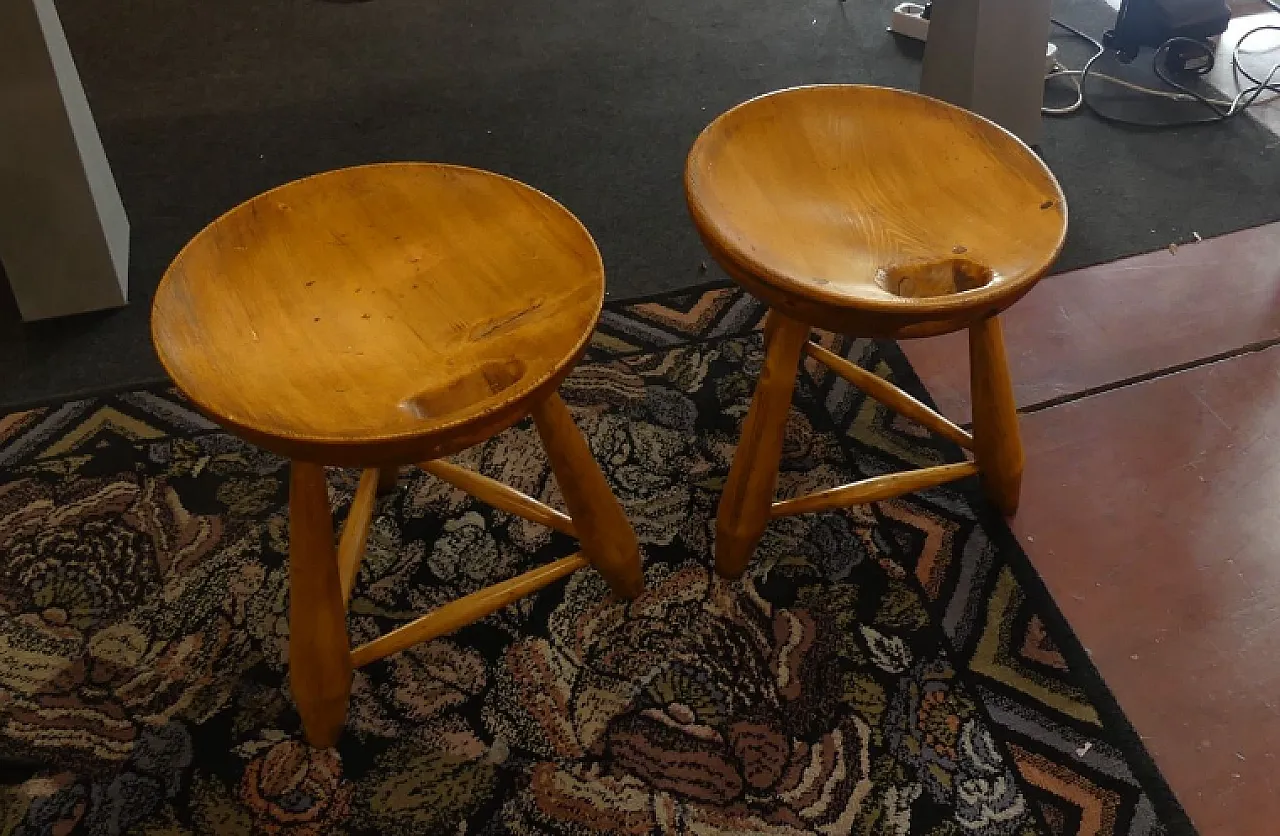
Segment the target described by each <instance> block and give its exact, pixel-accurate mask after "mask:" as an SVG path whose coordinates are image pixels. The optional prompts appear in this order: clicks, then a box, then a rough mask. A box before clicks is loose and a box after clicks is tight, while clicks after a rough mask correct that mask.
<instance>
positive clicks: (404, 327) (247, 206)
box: [152, 163, 604, 466]
mask: <svg viewBox="0 0 1280 836" xmlns="http://www.w3.org/2000/svg"><path fill="white" fill-rule="evenodd" d="M603 299H604V269H603V265H602V263H601V259H600V254H599V251H598V250H597V249H596V246H595V244H594V243H593V241H592V239H591V236H590V235H589V234H588V232H587V231H586V229H584V228H583V226H582V224H581V223H579V222H578V220H577V219H576V218H575V217H574V216H573V215H572V214H570V213H569V212H568V211H567V210H566V209H564V208H563V207H562V206H561V205H560V204H558V203H557V202H555V201H554V200H552V199H551V198H550V197H547V196H546V195H544V194H542V193H541V192H539V191H537V190H535V189H532V188H530V187H528V186H525V185H523V184H521V183H518V182H516V181H514V180H510V179H508V178H505V177H502V176H499V175H496V174H491V173H488V172H482V171H477V170H474V169H468V168H461V167H455V166H448V165H438V164H427V163H395V164H383V165H370V166H362V167H357V168H348V169H343V170H340V171H334V172H328V173H325V174H319V175H316V176H314V177H309V178H306V179H303V180H299V181H296V182H293V183H289V184H287V185H284V186H281V187H279V188H277V189H274V190H272V191H269V192H266V193H265V194H262V195H259V196H258V197H255V198H253V199H252V200H249V201H247V202H245V203H243V204H241V205H240V206H238V207H236V208H235V209H232V210H231V211H229V212H227V213H226V214H225V215H223V216H222V217H220V218H219V219H218V220H216V221H215V222H214V223H213V224H211V225H210V226H209V227H208V228H206V229H205V230H204V231H203V232H202V233H200V235H198V236H197V237H196V238H195V239H194V240H193V241H191V243H190V244H188V245H187V247H186V248H185V249H183V250H182V252H181V253H180V254H179V256H178V257H177V259H176V260H175V261H174V262H173V264H172V266H171V267H170V268H169V270H168V271H167V272H166V273H165V276H164V278H163V280H162V281H161V283H160V287H159V290H158V291H157V293H156V297H155V305H154V311H153V318H152V335H153V338H154V342H155V345H156V350H157V352H158V354H159V356H160V360H161V362H162V363H163V364H164V366H165V368H166V369H167V370H168V372H169V374H170V375H171V376H172V377H173V379H174V381H175V382H176V383H177V384H178V386H179V388H181V389H182V390H183V391H184V392H187V393H188V394H189V395H190V396H191V397H192V398H193V400H195V401H196V403H197V405H198V406H200V407H201V408H202V409H203V410H204V411H206V412H208V413H210V414H211V415H212V416H213V417H214V418H215V419H216V420H218V421H219V422H220V423H223V424H225V425H228V426H230V427H232V428H233V429H235V430H236V431H238V432H239V433H240V434H242V435H244V436H246V437H247V438H249V439H250V440H253V441H255V442H257V443H259V444H261V445H262V446H263V447H266V448H268V449H271V450H274V451H276V452H279V453H281V454H283V455H288V456H291V457H295V458H299V459H302V460H305V461H315V462H319V463H324V464H347V465H360V466H371V465H378V464H382V463H397V464H399V463H403V462H408V461H418V460H425V459H434V458H437V457H439V456H443V455H448V454H450V453H454V452H457V451H458V450H461V449H464V448H465V447H468V446H470V445H471V444H473V443H475V442H476V441H478V440H481V439H483V438H487V437H489V436H490V435H493V434H494V433H495V432H497V431H499V430H501V429H503V428H505V426H507V425H510V424H511V423H514V422H515V421H516V420H518V419H520V418H521V417H523V416H524V415H527V414H528V413H529V411H530V407H529V403H530V402H531V401H532V400H535V399H537V398H538V397H540V396H541V395H544V394H546V393H549V392H552V391H554V389H555V387H556V386H558V385H559V383H560V381H561V380H562V379H563V378H564V376H565V375H566V374H567V373H568V371H569V370H570V369H571V368H572V366H573V364H574V362H575V361H576V360H577V359H578V357H579V356H580V355H581V354H582V352H583V351H584V350H585V347H586V345H587V341H588V339H589V338H590V334H591V331H592V329H593V328H594V326H595V322H596V319H597V317H598V316H599V313H600V307H601V304H602V302H603Z"/></svg>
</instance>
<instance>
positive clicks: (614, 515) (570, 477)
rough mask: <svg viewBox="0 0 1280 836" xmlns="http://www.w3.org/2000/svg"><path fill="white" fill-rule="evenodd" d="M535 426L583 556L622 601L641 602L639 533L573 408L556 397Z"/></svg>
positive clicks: (536, 412)
mask: <svg viewBox="0 0 1280 836" xmlns="http://www.w3.org/2000/svg"><path fill="white" fill-rule="evenodd" d="M533 422H534V424H535V425H536V426H537V428H538V435H539V436H540V437H541V438H542V446H543V447H545V448H546V450H547V458H549V459H550V460H551V470H552V471H553V472H554V473H555V475H556V482H557V483H559V485H560V493H562V494H564V504H565V505H566V506H567V507H568V509H569V516H570V517H572V518H573V526H574V528H575V529H577V532H578V542H580V543H581V544H582V554H583V556H585V557H586V558H587V560H588V561H590V563H591V565H592V567H594V568H595V570H596V571H597V572H599V573H600V574H601V575H603V576H604V579H605V581H607V582H608V584H609V588H610V589H612V590H613V591H614V592H615V593H616V594H617V595H620V596H621V597H623V598H635V597H636V596H637V595H639V594H640V593H641V592H643V591H644V576H643V574H642V572H641V570H640V546H639V544H638V543H637V542H636V534H635V531H633V530H632V528H631V523H629V522H627V516H626V514H624V513H623V511H622V506H621V505H619V504H618V500H617V498H616V497H615V496H614V495H613V491H612V490H611V489H610V488H609V483H608V482H606V481H605V478H604V474H603V473H601V472H600V466H599V465H598V464H596V461H595V459H593V458H592V457H591V448H589V447H588V446H587V440H586V439H585V438H583V437H582V433H581V432H579V431H578V426H577V425H576V424H575V423H573V416H572V415H570V414H569V408H568V407H566V406H565V405H564V401H562V400H561V399H560V396H559V395H558V394H556V393H555V392H552V393H551V395H550V396H548V397H547V398H545V399H544V400H543V401H542V402H541V403H539V404H538V405H536V406H535V407H534V408H533Z"/></svg>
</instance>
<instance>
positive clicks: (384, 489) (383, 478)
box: [378, 467, 400, 496]
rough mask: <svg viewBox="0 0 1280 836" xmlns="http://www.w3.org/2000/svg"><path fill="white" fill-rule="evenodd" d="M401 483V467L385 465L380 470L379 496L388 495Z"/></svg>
mask: <svg viewBox="0 0 1280 836" xmlns="http://www.w3.org/2000/svg"><path fill="white" fill-rule="evenodd" d="M399 484H400V468H398V467H383V468H380V469H379V470H378V496H386V495H387V494H389V493H391V492H392V491H394V490H395V489H396V487H397V486H398V485H399Z"/></svg>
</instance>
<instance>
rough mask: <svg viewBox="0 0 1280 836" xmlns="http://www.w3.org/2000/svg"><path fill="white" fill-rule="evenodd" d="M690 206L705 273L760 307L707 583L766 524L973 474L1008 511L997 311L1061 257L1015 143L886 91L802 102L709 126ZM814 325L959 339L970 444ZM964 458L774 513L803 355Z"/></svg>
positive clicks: (1009, 416) (1011, 436)
mask: <svg viewBox="0 0 1280 836" xmlns="http://www.w3.org/2000/svg"><path fill="white" fill-rule="evenodd" d="M685 191H686V195H687V197H688V201H689V208H690V211H691V212H692V214H693V219H694V223H695V224H696V225H697V227H698V232H699V233H700V234H701V236H702V239H703V241H704V242H705V243H706V245H707V247H708V248H709V249H710V251H711V252H712V254H713V255H714V256H715V258H716V260H717V261H719V262H720V264H721V265H722V266H723V267H724V268H725V270H727V271H728V273H729V274H730V275H731V276H733V278H734V279H735V280H737V281H738V282H739V283H740V284H742V285H743V287H745V288H746V289H747V290H749V291H750V292H751V293H752V294H754V295H756V296H758V297H760V298H761V299H763V300H764V301H766V302H767V303H768V304H769V305H770V306H771V308H772V309H771V311H770V313H769V318H768V322H767V324H766V326H765V341H766V358H765V365H764V370H763V372H762V374H761V377H760V382H759V384H758V385H757V386H756V391H755V396H754V397H753V399H752V401H751V409H750V411H749V412H748V414H747V418H746V422H745V423H744V424H743V428H742V441H741V444H740V446H739V447H738V451H737V455H736V456H735V457H734V460H733V466H732V468H731V469H730V471H729V480H728V483H727V484H726V485H725V490H724V495H723V497H722V498H721V500H720V509H719V512H718V515H717V520H716V568H717V570H718V571H719V572H720V574H722V575H724V576H726V577H730V578H735V577H738V576H739V575H741V574H742V572H743V571H744V570H745V569H746V565H747V561H748V560H749V559H750V556H751V553H752V551H753V550H754V549H755V547H756V543H757V542H759V540H760V537H761V535H762V534H763V533H764V528H765V525H766V523H767V522H768V520H769V518H770V517H782V516H787V515H789V514H798V513H802V512H806V511H824V510H830V509H833V508H841V507H845V506H848V505H853V504H856V503H864V502H874V501H877V500H882V499H888V498H890V497H893V496H898V495H900V494H903V493H907V492H909V491H913V490H919V489H922V488H927V487H933V486H935V485H940V484H943V483H945V482H950V481H952V480H954V479H960V478H962V477H965V476H968V475H971V474H973V473H977V472H981V474H982V479H983V485H984V487H985V489H986V493H987V495H988V496H989V497H990V498H991V500H992V501H993V502H994V503H995V504H996V505H997V506H998V507H999V508H1000V509H1001V510H1002V511H1003V512H1004V513H1006V514H1012V513H1013V512H1014V511H1015V510H1016V508H1017V506H1018V493H1019V488H1020V484H1021V478H1022V442H1021V440H1020V439H1019V437H1018V425H1017V415H1016V413H1015V410H1014V401H1013V392H1012V387H1011V385H1010V381H1009V372H1008V369H1007V368H1006V366H1005V356H1004V346H1003V343H1002V340H1001V336H1000V325H999V322H998V320H997V319H996V314H998V313H999V312H1000V311H1002V310H1004V309H1005V308H1007V307H1008V306H1009V305H1011V304H1013V303H1014V302H1015V301H1017V300H1018V299H1019V298H1021V296H1022V295H1023V294H1024V293H1026V292H1027V291H1028V290H1030V289H1031V287H1032V285H1034V284H1035V283H1036V281H1037V280H1038V279H1039V278H1040V276H1041V275H1042V274H1043V273H1044V272H1045V270H1047V269H1048V267H1049V265H1050V264H1052V263H1053V260H1054V259H1055V258H1056V257H1057V255H1058V251H1059V250H1060V249H1061V248H1062V240H1063V237H1064V236H1065V234H1066V226H1067V210H1066V205H1065V204H1064V203H1063V197H1062V190H1061V189H1060V188H1059V187H1058V183H1057V181H1056V180H1054V178H1053V175H1052V174H1050V173H1049V170H1048V169H1047V168H1046V167H1045V166H1044V164H1043V163H1041V162H1040V160H1039V159H1038V158H1037V157H1036V156H1035V154H1033V153H1032V152H1031V151H1030V150H1029V149H1028V148H1027V147H1026V146H1025V145H1023V144H1022V143H1021V142H1019V141H1018V140H1017V139H1016V138H1014V137H1013V136H1012V135H1011V134H1009V133H1008V132H1006V131H1005V130H1003V129H1002V128H999V127H997V126H996V125H994V124H992V123H991V122H988V121H986V120H985V119H982V118H980V117H978V116H975V115H974V114H972V113H969V112H967V111H964V110H961V109H960V108H957V107H953V106H951V105H947V104H944V103H942V102H939V101H936V100H933V99H929V98H926V97H924V96H920V95H916V94H914V93H905V92H901V91H897V90H886V89H881V88H875V87H860V86H853V85H832V86H820V87H801V88H796V89H793V90H783V91H780V92H777V93H772V94H770V95H767V96H761V97H760V98H758V99H753V100H751V101H749V102H746V103H744V104H741V105H739V106H737V107H735V108H734V109H732V110H730V111H729V112H728V113H725V114H724V115H723V116H721V117H719V118H718V119H716V120H715V121H714V122H712V123H711V125H710V126H708V127H707V129H706V130H705V131H703V133H702V135H701V136H700V137H698V140H697V142H695V143H694V146H693V150H692V151H691V152H690V153H689V161H688V165H687V167H686V169H685ZM812 327H818V328H823V329H826V330H829V331H836V332H839V333H845V334H856V335H858V336H865V337H887V338H893V339H903V338H909V337H928V336H933V335H937V334H945V333H948V332H951V331H957V330H960V329H962V328H968V329H969V356H970V364H971V369H972V377H971V379H972V387H973V394H972V397H973V435H972V436H970V435H969V433H967V432H965V431H964V430H962V429H961V428H960V427H958V426H956V425H955V424H953V423H952V422H951V421H948V420H947V419H946V418H944V417H942V416H941V415H939V414H937V413H936V412H934V411H933V410H931V409H929V408H928V407H927V406H925V405H924V404H922V403H920V402H919V401H916V400H915V399H914V398H912V397H910V396H909V395H907V394H906V393H904V392H902V391H901V390H899V389H898V388H896V387H895V386H893V385H891V384H889V383H888V382H886V381H884V380H882V379H881V378H879V377H876V376H875V375H873V374H871V373H870V372H867V371H865V370H863V369H861V368H858V367H857V366H855V365H853V364H852V363H849V362H848V361H846V360H845V359H843V358H841V357H838V356H836V355H835V354H832V353H831V352H829V351H826V350H824V349H823V348H821V347H820V346H817V345H815V344H813V343H811V342H809V331H810V329H811V328H812ZM806 353H807V354H808V355H809V356H810V357H812V358H814V359H816V360H818V361H820V362H822V363H824V364H825V365H827V366H828V367H829V368H830V369H831V370H832V371H834V372H835V373H836V374H838V375H840V376H841V377H843V378H845V379H846V380H847V381H849V382H850V383H851V384H853V385H855V386H858V387H859V388H861V389H863V390H864V391H865V392H866V393H867V394H868V395H870V396H872V397H874V398H876V399H878V400H880V401H882V402H883V403H885V404H886V405H888V406H890V407H893V408H895V409H897V410H898V411H899V412H901V413H902V414H903V415H905V416H907V417H910V418H912V419H914V420H916V421H918V422H920V423H921V424H923V425H924V426H926V427H928V428H930V429H932V430H934V431H935V432H937V433H939V434H940V435H943V436H945V437H946V438H949V439H951V440H952V441H954V442H956V443H958V444H960V445H962V446H963V447H966V448H968V449H970V450H972V451H973V453H974V459H975V460H974V461H973V462H967V463H962V464H950V465H942V466H940V467H929V468H924V469H923V470H916V471H912V472H909V473H899V474H890V475H886V476H878V477H875V478H873V479H866V480H863V481H861V482H855V483H853V484H849V485H844V486H842V487H837V488H832V489H830V490H825V491H820V492H818V493H815V494H811V495H809V496H804V497H800V498H796V499H790V500H787V501H785V502H773V493H774V488H775V486H776V484H777V479H778V460H779V456H780V451H781V446H782V433H783V425H784V423H785V421H786V416H787V412H788V411H789V409H790V401H791V394H792V389H793V387H794V384H795V376H796V370H797V366H798V364H799V361H800V358H801V355H802V354H806Z"/></svg>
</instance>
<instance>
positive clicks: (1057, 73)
mask: <svg viewBox="0 0 1280 836" xmlns="http://www.w3.org/2000/svg"><path fill="white" fill-rule="evenodd" d="M1265 2H1267V3H1268V5H1276V6H1277V8H1280V0H1265ZM1050 22H1051V23H1053V25H1055V26H1058V27H1059V28H1061V29H1063V30H1065V31H1067V32H1069V33H1071V34H1072V35H1075V36H1076V37H1078V38H1080V39H1082V40H1084V41H1087V42H1088V43H1089V44H1091V45H1092V46H1093V48H1094V54H1093V55H1092V56H1090V57H1089V60H1088V61H1086V62H1085V65H1084V67H1083V68H1081V69H1079V70H1069V69H1067V68H1066V67H1064V66H1063V65H1062V64H1057V65H1056V67H1055V70H1054V71H1053V72H1050V73H1049V74H1048V75H1046V76H1045V80H1046V82H1047V81H1050V80H1052V79H1055V78H1068V79H1072V80H1073V81H1074V83H1075V88H1076V99H1075V101H1073V102H1072V103H1071V104H1069V105H1067V106H1065V107H1044V108H1042V109H1041V110H1042V112H1043V113H1044V114H1045V115H1048V116H1069V115H1071V114H1074V113H1076V112H1077V111H1079V110H1080V109H1081V108H1084V107H1089V108H1090V109H1091V110H1094V112H1095V113H1097V110H1096V109H1094V108H1093V107H1092V106H1090V105H1089V102H1088V99H1087V97H1086V95H1085V85H1086V83H1087V82H1088V80H1089V79H1090V78H1096V79H1102V80H1105V81H1107V82H1110V83H1112V84H1116V85H1119V86H1121V87H1125V88H1128V89H1130V90H1134V91H1136V92H1140V93H1143V94H1147V95H1152V96H1159V97H1162V98H1167V99H1173V100H1176V101H1183V102H1189V101H1196V102H1200V103H1201V104H1203V105H1205V106H1206V107H1209V108H1211V109H1212V110H1213V112H1214V114H1215V116H1216V117H1217V118H1215V119H1214V120H1212V121H1215V122H1218V121H1222V120H1224V119H1229V118H1231V117H1232V116H1235V115H1236V114H1238V113H1241V112H1243V111H1244V110H1245V109H1246V108H1248V107H1249V106H1251V105H1253V104H1254V103H1255V102H1256V101H1257V100H1258V97H1259V96H1261V95H1262V93H1263V92H1264V91H1271V92H1273V93H1280V83H1273V81H1275V79H1276V76H1277V75H1278V74H1280V64H1276V65H1275V66H1273V67H1272V68H1271V71H1270V72H1269V73H1267V75H1266V77H1265V79H1263V80H1261V81H1259V80H1258V79H1257V78H1255V77H1254V76H1253V75H1252V74H1251V73H1249V71H1248V70H1246V69H1245V68H1244V67H1243V66H1242V65H1241V63H1240V52H1241V48H1242V47H1243V45H1244V42H1245V41H1246V40H1247V39H1248V38H1249V37H1250V36H1252V35H1254V34H1256V33H1258V32H1262V31H1266V30H1276V31H1280V26H1274V25H1263V26H1258V27H1255V28H1253V29H1251V30H1249V31H1248V32H1246V33H1245V34H1244V35H1242V36H1241V38H1240V40H1239V41H1237V42H1236V45H1235V48H1234V49H1232V51H1231V65H1232V68H1233V70H1234V71H1235V72H1237V73H1239V74H1241V75H1243V76H1244V77H1245V78H1247V79H1248V80H1249V81H1251V82H1253V85H1254V86H1252V87H1248V88H1246V89H1244V90H1241V91H1240V93H1239V94H1238V95H1237V96H1236V97H1235V98H1234V99H1232V100H1231V101H1229V102H1228V101H1223V100H1220V99H1210V98H1209V97H1207V96H1205V95H1204V94H1202V93H1200V92H1198V91H1196V90H1193V89H1191V88H1189V87H1186V86H1184V85H1183V84H1181V83H1179V82H1177V81H1175V80H1173V79H1171V78H1169V77H1168V75H1167V74H1166V72H1165V70H1164V63H1165V58H1166V57H1167V55H1168V51H1169V50H1170V49H1171V48H1173V47H1174V46H1178V45H1182V44H1187V45H1191V46H1193V47H1195V48H1197V49H1202V50H1204V51H1205V53H1206V56H1207V59H1208V60H1207V62H1206V65H1205V66H1204V67H1201V68H1200V69H1198V70H1197V74H1199V75H1204V74H1206V73H1208V72H1209V71H1210V70H1212V69H1213V60H1214V58H1213V49H1212V47H1210V46H1209V44H1207V43H1205V42H1203V41H1197V40H1194V39H1192V38H1182V37H1177V38H1170V39H1169V40H1167V41H1165V42H1164V43H1163V44H1161V45H1160V47H1159V48H1157V49H1156V53H1155V56H1154V58H1153V60H1154V69H1155V73H1156V76H1157V77H1158V78H1159V79H1160V80H1161V81H1163V82H1164V83H1165V84H1168V85H1169V86H1170V87H1173V88H1174V89H1175V90H1176V91H1178V92H1170V91H1168V90H1154V89H1152V88H1150V87H1144V86H1142V85H1139V84H1134V83H1132V82H1129V81H1125V80H1124V79H1119V78H1116V77H1114V76H1110V75H1105V74H1102V73H1094V74H1092V75H1091V74H1090V73H1091V70H1092V69H1093V65H1094V64H1095V63H1096V62H1097V60H1098V59H1099V58H1101V57H1102V55H1103V54H1104V53H1105V52H1106V49H1105V47H1103V45H1102V44H1101V43H1100V42H1099V41H1098V39H1096V38H1094V37H1093V36H1091V35H1089V34H1087V33H1085V32H1082V31H1081V30H1079V29H1077V28H1075V27H1074V26H1071V25H1070V24H1066V23H1063V22H1062V21H1060V20H1057V19H1056V18H1051V19H1050ZM1268 101H1272V100H1271V99H1269V100H1268ZM1099 115H1100V116H1104V118H1109V117H1106V116H1105V115H1103V114H1099ZM1189 124H1199V121H1197V122H1195V123H1189ZM1166 127H1176V126H1175V125H1169V126H1166Z"/></svg>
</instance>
